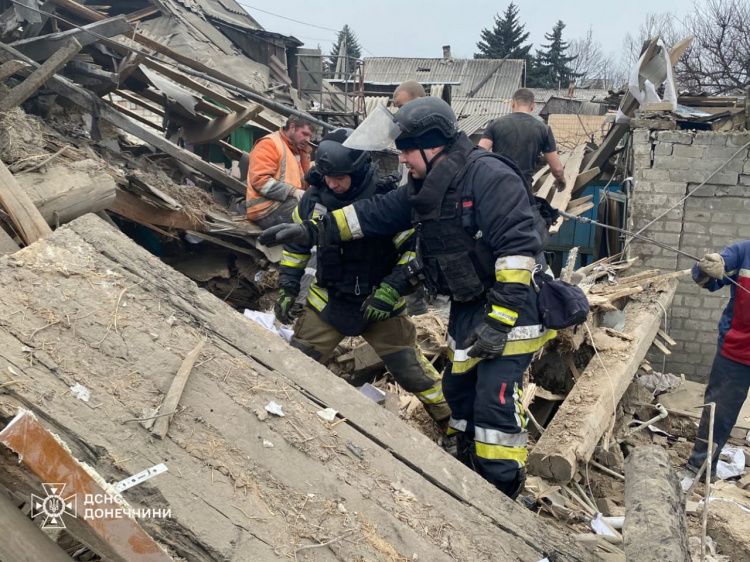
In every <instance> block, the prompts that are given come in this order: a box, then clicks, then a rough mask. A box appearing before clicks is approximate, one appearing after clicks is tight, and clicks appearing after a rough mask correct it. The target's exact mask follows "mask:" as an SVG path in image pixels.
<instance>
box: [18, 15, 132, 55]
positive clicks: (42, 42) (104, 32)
mask: <svg viewBox="0 0 750 562" xmlns="http://www.w3.org/2000/svg"><path fill="white" fill-rule="evenodd" d="M129 31H133V26H132V25H130V23H128V20H127V19H126V18H125V16H117V17H114V18H109V19H105V20H101V21H98V22H95V23H90V24H88V25H84V26H82V27H76V28H73V29H70V30H68V31H62V32H60V33H50V34H49V35H41V36H39V37H33V38H31V39H22V40H20V41H16V42H15V43H11V45H12V46H13V48H14V49H18V50H19V51H20V52H22V53H23V54H24V55H26V56H27V57H29V58H30V59H33V60H35V61H44V60H47V59H48V58H49V57H51V56H52V55H53V54H54V53H55V52H57V51H58V50H59V49H60V48H61V47H62V46H63V45H64V44H65V42H66V41H67V40H68V39H70V38H75V40H76V41H78V43H79V44H80V45H81V47H85V46H86V45H91V44H92V43H96V42H97V41H101V38H102V37H116V36H117V35H122V34H123V33H127V32H129Z"/></svg>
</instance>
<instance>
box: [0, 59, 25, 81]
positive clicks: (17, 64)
mask: <svg viewBox="0 0 750 562" xmlns="http://www.w3.org/2000/svg"><path fill="white" fill-rule="evenodd" d="M27 68H29V65H28V64H27V63H25V62H23V61H20V60H9V61H8V62H4V63H3V64H2V65H0V81H3V80H5V79H6V78H8V77H10V76H13V75H14V74H15V73H16V72H19V71H21V70H25V69H27Z"/></svg>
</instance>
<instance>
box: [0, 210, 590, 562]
mask: <svg viewBox="0 0 750 562" xmlns="http://www.w3.org/2000/svg"><path fill="white" fill-rule="evenodd" d="M0 282H2V284H3V287H4V290H3V292H2V294H1V295H0V303H1V304H2V306H1V307H0V310H2V311H3V312H2V313H1V314H0V350H2V351H0V377H2V379H0V380H1V381H2V383H10V384H3V386H2V390H1V391H0V392H2V393H3V394H0V417H1V418H2V420H3V421H4V422H7V421H8V420H9V419H11V418H12V416H13V415H14V414H15V411H16V408H17V407H18V406H24V407H26V408H29V409H31V410H33V411H35V412H36V413H37V415H40V418H41V419H42V420H43V422H44V423H45V425H47V427H48V428H49V429H51V430H52V431H54V432H55V433H57V434H59V435H60V436H61V438H62V439H63V440H65V441H66V442H67V443H68V445H69V446H70V447H71V450H72V451H73V454H74V455H76V456H77V457H78V458H79V459H80V460H82V461H84V462H87V463H89V464H90V465H92V466H93V467H94V468H95V469H96V470H97V471H98V472H99V473H100V474H101V475H102V476H103V477H104V478H105V479H106V480H107V481H110V482H114V481H119V480H121V479H123V478H124V477H126V476H128V475H131V474H134V473H137V472H139V471H141V470H144V469H146V468H149V467H151V466H153V465H155V464H157V463H159V462H164V463H166V464H167V466H168V468H169V471H168V472H167V473H165V474H162V475H159V476H156V477H155V478H153V479H152V480H149V481H148V482H146V483H144V484H141V485H139V486H137V487H135V488H132V489H131V490H128V491H127V492H125V493H124V496H125V499H126V500H127V501H128V502H129V503H130V504H131V505H133V506H134V507H142V508H152V509H154V508H166V507H169V508H170V509H171V513H172V518H171V519H168V520H158V519H149V520H141V521H140V523H141V524H142V525H143V526H144V528H145V529H146V530H147V531H148V532H149V533H150V534H151V535H152V536H153V537H154V538H156V539H157V540H158V541H159V542H161V543H162V544H164V545H165V546H167V547H169V548H170V550H171V552H172V553H173V554H175V555H177V556H180V557H183V558H185V559H187V560H248V559H253V560H275V559H292V560H294V559H295V558H296V559H298V560H347V561H348V560H387V561H396V560H399V561H400V560H413V559H415V558H414V556H415V555H416V556H417V557H418V559H425V560H467V561H468V560H519V559H520V560H540V559H542V558H544V556H545V555H546V553H547V552H557V553H558V554H557V558H556V559H557V560H593V559H594V557H593V555H591V554H588V553H586V552H585V551H583V550H581V548H580V547H579V546H577V545H576V544H574V543H573V542H572V540H571V539H570V538H568V537H566V536H565V534H564V533H561V532H558V531H556V530H554V529H553V528H551V527H549V526H548V525H546V524H544V523H542V522H541V521H540V520H539V518H537V517H535V516H534V515H533V514H532V513H531V512H529V511H528V510H525V509H524V508H523V507H521V506H520V505H518V504H514V503H512V502H510V501H508V500H507V498H505V497H504V496H502V495H501V494H499V493H498V492H497V491H495V490H494V489H493V488H492V487H491V486H490V485H489V484H487V483H486V482H484V481H483V480H482V479H481V478H480V477H479V476H477V475H476V474H474V473H472V472H470V471H469V470H468V469H466V468H465V467H463V465H460V463H458V462H456V461H455V460H454V459H452V458H451V457H449V456H448V455H447V454H446V453H445V452H444V451H443V450H442V449H440V448H439V447H438V446H436V445H435V444H433V443H431V442H430V441H429V440H428V439H426V438H424V437H423V436H421V435H419V434H418V433H417V432H415V431H413V430H411V429H409V428H408V427H406V426H405V425H404V424H403V423H402V422H400V421H398V419H397V418H396V417H395V416H392V415H391V414H389V413H388V412H385V411H383V410H382V409H380V408H379V407H378V406H376V405H374V404H372V403H370V402H368V400H367V399H366V398H364V397H361V396H360V395H359V394H357V392H356V390H354V389H353V388H351V387H349V386H348V385H346V384H345V383H343V382H342V381H340V380H338V379H336V378H335V377H334V376H333V375H331V374H330V373H329V372H328V371H326V370H325V369H324V368H323V367H321V366H319V365H317V364H316V363H314V362H313V361H312V360H310V359H308V358H306V357H304V356H303V355H302V354H301V353H299V352H297V351H296V350H293V349H290V348H288V347H287V346H285V345H284V344H283V342H282V341H281V340H280V339H277V338H276V337H275V336H273V335H272V334H269V333H267V332H265V331H264V330H263V329H261V328H259V327H256V326H255V325H254V324H252V323H251V322H250V321H249V320H246V319H244V318H242V317H241V316H240V315H238V314H236V313H235V312H234V311H233V310H231V308H229V307H228V306H226V305H224V304H223V303H221V301H219V300H217V299H215V298H214V297H212V296H210V295H208V294H207V293H206V292H204V291H202V290H200V289H198V288H197V287H196V286H195V285H194V284H193V283H192V282H191V281H189V280H187V279H186V278H184V277H182V276H181V275H179V274H177V273H176V272H174V271H173V270H171V269H170V268H169V267H168V266H166V265H165V264H163V263H162V262H161V261H160V260H158V259H157V258H154V257H153V256H151V255H149V254H148V253H147V252H145V251H144V250H143V249H141V248H139V247H137V246H136V245H135V244H133V243H132V242H130V241H129V240H127V239H126V238H125V237H124V236H122V235H121V234H119V233H117V232H116V231H115V230H114V229H112V228H111V227H109V226H108V225H106V224H105V223H103V222H102V221H100V220H99V219H97V218H95V217H92V216H87V217H84V218H82V219H78V220H76V221H74V222H72V223H70V225H68V226H65V227H62V228H61V229H59V230H57V231H56V232H55V233H54V234H52V235H51V236H49V237H47V238H46V239H44V240H42V241H40V242H38V243H36V244H34V245H32V246H30V247H28V248H26V249H24V250H22V251H20V252H18V253H16V254H15V255H13V256H9V257H6V258H2V260H0ZM204 338H207V343H206V346H205V348H204V351H203V352H202V353H201V356H200V357H199V359H198V361H197V363H196V365H195V367H194V368H193V371H192V373H191V375H190V378H189V380H188V383H187V386H186V389H185V392H184V394H183V396H182V399H181V401H180V408H179V411H178V413H177V414H176V415H175V417H174V419H173V421H172V423H171V426H170V429H169V434H168V436H167V438H166V439H165V440H164V441H159V440H156V439H154V438H153V437H151V436H150V434H149V433H148V432H147V430H146V429H144V428H143V427H142V426H141V425H140V424H139V423H138V422H137V421H132V420H136V419H138V418H142V417H144V415H145V414H144V412H147V411H149V410H151V409H153V408H156V407H158V405H159V404H160V402H161V400H162V399H163V396H164V393H165V392H166V390H167V388H168V386H169V384H170V382H171V380H172V378H173V377H174V374H175V373H176V371H177V369H178V368H179V366H180V364H181V362H182V359H183V358H184V357H185V355H186V354H187V353H188V352H189V351H190V350H191V349H193V348H194V347H195V345H196V344H197V343H198V342H199V341H200V340H201V339H204ZM310 381H314V384H312V383H311V382H310ZM75 383H79V384H81V385H84V386H85V387H86V388H88V389H89V390H90V393H91V398H90V400H89V401H88V402H84V401H82V400H80V399H78V398H76V397H75V396H74V395H73V394H72V393H71V392H70V390H69V389H70V387H71V386H73V385H74V384H75ZM308 383H309V384H308ZM314 396H317V397H315V398H314V399H313V397H314ZM272 400H273V401H275V402H276V403H278V404H280V405H281V406H282V409H283V412H284V414H285V416H284V417H277V416H274V415H272V414H268V412H267V411H266V410H265V406H266V405H267V404H268V403H269V402H270V401H272ZM324 406H330V407H333V408H334V409H337V410H339V411H340V412H342V416H345V417H347V421H346V422H341V421H340V420H339V421H338V423H337V422H334V424H335V425H334V424H330V423H328V422H325V421H323V420H322V419H321V418H320V417H319V416H318V415H317V411H318V410H320V409H321V408H322V407H324ZM360 457H361V458H360ZM422 472H424V473H426V474H429V475H430V479H426V478H425V477H423V476H422V474H421V473H422ZM4 474H6V473H5V472H4V471H2V470H0V479H4V476H3V475H4ZM434 482H440V485H439V486H436V485H435V484H434ZM3 483H4V484H5V485H8V484H11V483H12V482H7V481H3ZM444 489H451V492H450V493H446V492H445V491H444ZM458 497H462V498H463V501H459V500H458V499H457V498H458Z"/></svg>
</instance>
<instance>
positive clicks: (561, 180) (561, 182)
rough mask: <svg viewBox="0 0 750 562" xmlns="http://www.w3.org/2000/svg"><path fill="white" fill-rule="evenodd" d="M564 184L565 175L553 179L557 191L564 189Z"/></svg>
mask: <svg viewBox="0 0 750 562" xmlns="http://www.w3.org/2000/svg"><path fill="white" fill-rule="evenodd" d="M566 185H567V183H566V182H565V176H563V177H561V178H558V179H556V180H555V186H557V191H562V190H564V189H565V186H566Z"/></svg>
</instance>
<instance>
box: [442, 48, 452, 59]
mask: <svg viewBox="0 0 750 562" xmlns="http://www.w3.org/2000/svg"><path fill="white" fill-rule="evenodd" d="M443 58H444V59H446V60H448V59H452V58H453V56H451V46H450V45H443Z"/></svg>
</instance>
